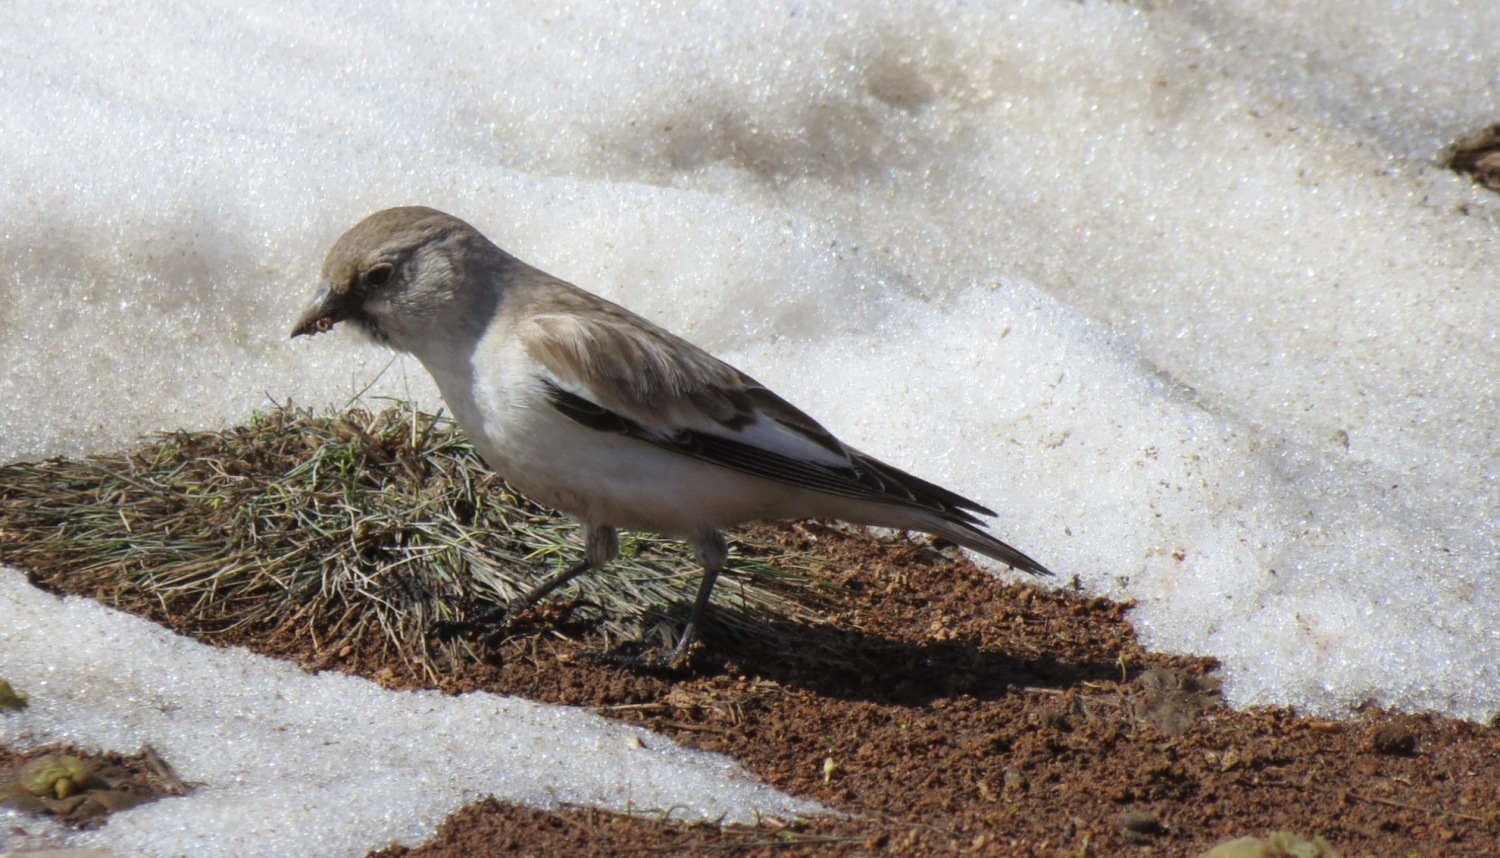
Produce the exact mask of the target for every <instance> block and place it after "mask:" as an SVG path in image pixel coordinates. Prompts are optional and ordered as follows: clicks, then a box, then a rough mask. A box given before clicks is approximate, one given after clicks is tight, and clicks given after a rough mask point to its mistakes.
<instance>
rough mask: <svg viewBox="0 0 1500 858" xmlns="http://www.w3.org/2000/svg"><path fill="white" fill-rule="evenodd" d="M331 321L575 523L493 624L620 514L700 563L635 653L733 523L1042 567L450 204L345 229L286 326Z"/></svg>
mask: <svg viewBox="0 0 1500 858" xmlns="http://www.w3.org/2000/svg"><path fill="white" fill-rule="evenodd" d="M340 323H347V326H348V327H352V328H353V329H354V330H355V331H357V332H359V334H361V335H363V336H364V337H365V338H367V339H369V340H371V341H373V342H375V343H378V344H381V345H384V346H386V347H389V348H390V349H393V350H395V351H397V352H402V353H406V354H410V355H412V356H414V357H415V358H416V359H417V360H418V361H419V362H420V363H421V364H422V366H423V367H424V368H425V369H426V370H427V371H428V372H429V373H430V374H431V375H432V377H433V379H434V381H436V383H437V387H438V390H439V392H440V393H441V394H442V398H443V401H444V403H445V404H446V406H447V408H448V410H449V412H450V413H451V414H452V415H453V417H454V420H455V421H456V422H457V424H458V426H459V428H460V429H461V430H462V431H463V432H464V434H465V435H466V436H467V437H468V438H469V440H470V441H471V443H473V445H474V447H475V449H476V450H477V451H478V452H479V454H480V456H481V457H482V458H483V459H484V461H485V462H486V463H487V464H488V465H489V466H490V467H492V468H493V469H494V470H495V471H496V472H498V473H499V475H500V476H501V477H502V478H503V479H504V480H505V481H506V482H507V483H508V484H509V485H510V486H511V487H512V488H514V489H515V490H517V491H519V492H520V493H521V494H523V495H525V496H527V497H528V498H530V499H531V500H533V501H536V502H538V503H541V504H543V505H546V506H549V507H552V508H554V509H557V510H560V511H562V512H564V513H567V514H569V515H571V516H573V517H575V518H576V519H577V520H578V521H579V522H580V523H581V525H582V527H583V532H584V539H583V542H584V550H583V556H582V558H581V559H579V560H578V561H577V562H576V563H573V564H571V565H569V566H567V567H565V568H562V569H560V570H558V571H556V572H554V573H552V574H551V575H548V576H545V577H544V578H542V580H540V581H539V582H538V583H537V584H536V585H535V586H534V587H533V588H532V589H531V590H530V591H528V592H527V593H525V594H524V595H523V596H522V597H521V598H520V599H517V600H513V601H512V602H511V603H510V604H509V605H507V606H505V607H504V610H503V612H502V611H500V610H499V609H496V611H493V612H490V613H489V614H487V615H486V616H485V617H483V618H482V621H483V622H490V621H494V620H496V619H497V618H498V620H499V625H500V627H501V629H502V630H503V629H504V628H505V627H507V626H508V625H509V623H510V620H511V619H512V618H514V617H515V616H517V615H518V614H519V613H521V612H523V611H525V610H527V609H529V608H530V607H531V606H532V605H535V604H536V603H538V602H539V601H541V600H542V599H544V598H546V596H547V595H548V594H550V593H551V592H553V591H554V590H556V589H557V588H559V587H561V586H563V585H564V584H566V583H567V582H568V581H570V580H572V579H574V578H575V577H577V576H579V575H582V574H584V573H586V572H589V571H591V570H599V569H603V568H604V567H606V566H607V565H608V564H609V563H610V562H611V561H612V560H614V559H615V557H616V556H617V555H618V553H619V538H618V531H619V530H621V529H624V530H630V531H645V532H651V533H656V534H660V535H662V536H666V537H669V538H674V539H682V540H685V541H687V542H688V543H689V544H690V545H691V547H692V550H693V555H694V558H695V560H696V562H697V563H698V564H699V565H700V566H701V567H702V569H703V577H702V579H701V582H700V584H699V586H698V591H697V596H696V598H695V600H694V602H693V605H692V609H691V611H690V613H689V615H688V620H687V622H686V625H685V626H684V627H683V630H682V633H681V634H680V635H678V636H677V643H676V646H675V647H673V648H672V649H671V650H670V651H669V652H667V653H665V654H664V655H661V656H659V657H654V658H645V657H644V656H640V657H638V658H639V665H638V666H644V667H658V668H668V669H670V668H674V667H677V666H679V665H681V664H682V663H683V662H684V660H685V659H686V657H687V655H688V653H689V652H690V647H691V646H692V644H693V642H694V641H695V640H696V639H697V638H698V635H699V630H700V628H701V625H702V622H703V619H704V616H705V614H706V612H707V610H708V605H709V598H710V595H711V593H712V592H713V587H714V582H715V580H716V579H717V578H718V576H719V573H720V572H721V571H722V570H723V569H724V567H725V564H726V562H727V561H728V558H729V548H728V543H727V542H726V540H725V537H724V530H725V528H727V527H732V526H735V525H740V524H745V523H749V522H756V521H775V520H790V519H808V518H832V519H840V520H843V521H846V522H850V523H853V524H858V525H867V526H874V527H884V528H891V529H895V530H905V531H920V532H923V533H927V534H931V535H933V536H937V537H940V538H942V539H944V540H947V541H948V542H951V543H954V544H956V545H960V546H963V547H964V548H967V549H970V550H972V551H976V552H978V553H979V554H982V555H984V556H986V557H990V558H993V559H995V560H998V561H1000V562H1001V563H1004V564H1006V565H1008V566H1010V567H1011V568H1013V569H1016V570H1020V571H1022V572H1027V573H1031V574H1033V575H1039V576H1040V575H1050V574H1051V573H1050V572H1049V571H1048V570H1047V569H1046V568H1044V567H1043V566H1042V565H1041V564H1040V563H1038V562H1037V561H1035V560H1033V559H1031V558H1030V557H1028V556H1027V555H1025V554H1023V553H1021V552H1020V551H1018V550H1017V549H1015V548H1013V547H1011V546H1010V545H1007V544H1006V543H1004V542H1002V541H1000V540H999V539H997V538H995V537H994V536H992V535H991V534H989V533H988V532H986V531H985V530H984V529H982V527H981V525H982V523H983V522H982V520H981V519H980V516H994V515H995V513H994V512H993V511H992V510H990V509H987V508H986V507H984V506H982V505H981V504H979V503H978V502H976V501H973V500H969V499H968V498H966V497H963V496H962V495H959V494H957V493H955V492H952V491H949V490H948V489H945V488H943V487H941V486H938V485H935V484H933V483H930V482H927V481H926V480H923V479H920V478H918V477H915V476H913V475H911V474H909V473H906V472H905V471H902V470H900V469H898V468H896V467H894V466H892V465H888V464H886V463H885V462H882V461H880V460H879V459H876V458H875V457H873V456H870V455H869V454H866V453H863V452H860V451H859V450H857V449H855V448H853V447H851V446H849V445H848V444H845V443H844V442H843V441H840V440H839V439H838V438H836V437H835V436H834V435H833V434H832V433H831V432H829V431H828V430H827V429H825V428H824V427H823V426H822V425H821V424H819V423H818V422H817V421H816V420H814V419H813V418H811V417H809V416H808V415H807V414H805V413H804V412H802V411H801V410H799V409H798V408H796V407H795V406H793V405H792V404H791V403H789V402H787V401H786V400H785V399H783V398H781V397H780V396H778V395H776V394H775V393H773V392H772V391H771V390H769V389H767V388H766V386H765V385H763V384H761V383H760V382H758V381H756V380H755V379H753V378H751V377H750V376H749V375H746V374H745V373H743V372H741V371H740V370H738V369H736V368H734V367H733V366H730V365H729V364H728V363H725V362H724V361H722V360H719V359H718V358H716V357H713V356H712V355H710V354H709V353H708V352H706V351H704V350H703V349H701V348H699V347H697V346H695V345H693V344H692V343H690V342H688V341H687V340H685V339H683V338H681V337H679V336H677V335H675V334H673V333H671V332H670V331H668V330H666V329H664V328H662V327H661V326H659V325H657V324H655V323H653V322H651V321H650V320H648V319H645V318H643V317H642V316H639V315H637V314H635V313H633V312H631V311H630V310H627V309H625V308H624V307H621V306H620V305H618V304H615V303H613V302H611V301H608V300H606V299H604V298H601V297H599V296H597V295H594V294H593V293H591V292H587V291H585V290H583V289H581V288H579V287H577V286H574V285H573V284H571V283H568V282H566V281H564V280H561V279H559V278H557V277H553V276H552V275H550V274H547V273H545V272H544V271H542V270H540V269H538V268H535V267H533V266H531V265H529V264H527V263H525V262H523V261H521V260H520V259H518V258H516V257H515V256H512V255H511V254H509V253H507V252H506V251H504V250H502V249H500V247H498V246H497V245H496V244H494V243H493V242H491V241H490V240H489V239H488V238H486V237H485V236H484V235H483V234H482V233H481V232H480V231H479V230H478V229H476V228H475V227H473V226H471V225H470V224H469V223H467V222H465V221H463V220H461V219H459V218H457V217H454V216H453V215H450V214H446V213H444V212H441V211H438V210H436V209H432V208H428V207H425V206H402V207H397V208H389V209H385V210H382V211H379V212H376V213H374V214H372V215H369V216H368V217H366V218H365V219H364V220H361V221H360V222H359V223H357V224H356V225H355V226H353V227H352V228H350V229H349V230H348V231H347V232H345V233H344V234H343V236H342V237H340V238H339V239H338V241H336V242H335V243H334V245H333V246H332V248H331V249H330V250H329V251H328V254H327V256H326V258H325V260H324V262H323V267H322V271H321V275H320V278H319V283H318V286H317V290H316V293H315V295H314V296H313V299H312V301H311V303H310V304H309V305H307V307H306V309H305V310H304V311H303V312H302V313H301V315H300V316H299V317H298V319H297V321H296V323H295V326H294V327H293V329H292V337H293V338H294V339H295V338H296V337H299V336H304V335H314V334H318V333H323V332H326V331H329V330H331V329H333V328H334V327H335V326H336V325H339V324H340ZM465 625H467V624H465Z"/></svg>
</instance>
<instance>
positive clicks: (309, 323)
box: [292, 282, 357, 338]
mask: <svg viewBox="0 0 1500 858" xmlns="http://www.w3.org/2000/svg"><path fill="white" fill-rule="evenodd" d="M356 303H357V300H356V299H355V298H354V296H353V295H351V294H350V293H349V292H347V291H345V292H339V291H337V290H335V289H333V288H331V287H330V286H329V285H328V283H327V282H324V283H322V284H321V285H320V286H319V287H318V294H316V295H314V296H313V299H312V303H311V304H309V305H307V309H306V310H304V311H302V316H301V317H300V318H299V319H297V324H296V326H295V327H293V328H292V337H293V338H296V337H300V336H302V335H303V334H308V335H312V334H321V333H323V332H324V331H329V330H332V329H333V326H334V325H336V324H338V323H339V322H342V321H343V320H345V319H347V318H349V316H350V315H351V314H352V313H353V312H354V309H355V306H354V305H355V304H356Z"/></svg>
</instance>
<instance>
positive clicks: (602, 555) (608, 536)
mask: <svg viewBox="0 0 1500 858" xmlns="http://www.w3.org/2000/svg"><path fill="white" fill-rule="evenodd" d="M619 553H620V540H619V537H618V536H616V534H615V529H614V528H613V527H589V528H588V530H587V531H586V533H585V535H584V541H583V559H582V560H579V561H578V562H577V563H574V564H573V565H572V566H569V567H567V568H564V569H559V570H557V571H556V572H553V573H552V574H551V575H548V576H547V577H546V578H543V579H542V580H541V581H538V582H537V584H536V586H534V587H532V588H531V589H530V590H527V591H526V593H525V594H523V595H522V596H521V598H519V599H514V600H512V601H511V602H509V603H508V604H506V605H505V606H503V607H501V606H499V605H497V606H495V607H493V608H491V609H490V610H488V611H485V612H484V613H483V614H480V615H479V616H477V617H475V618H474V619H472V620H465V621H463V622H461V623H441V624H439V627H438V633H439V634H441V635H444V636H445V637H447V636H452V635H454V634H457V633H460V632H465V631H470V630H473V629H478V628H484V627H487V626H494V630H493V631H492V632H491V635H492V636H493V635H495V634H499V633H501V632H504V631H505V630H506V629H507V628H509V627H510V624H511V621H512V620H514V619H515V618H516V617H517V616H518V615H520V614H521V613H523V612H525V611H527V610H529V609H530V608H531V606H533V605H535V604H536V603H537V602H540V601H541V600H543V599H545V598H547V594H549V593H551V592H552V591H553V590H556V589H557V588H558V587H561V586H562V585H564V584H566V583H568V582H569V581H571V580H573V579H574V578H577V577H578V576H579V575H582V574H583V573H585V572H587V571H589V570H590V569H599V568H602V567H604V566H607V565H609V562H610V561H611V560H614V559H615V557H616V555H618V554H619Z"/></svg>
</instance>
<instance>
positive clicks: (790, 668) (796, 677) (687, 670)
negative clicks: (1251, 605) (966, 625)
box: [647, 607, 1120, 706]
mask: <svg viewBox="0 0 1500 858" xmlns="http://www.w3.org/2000/svg"><path fill="white" fill-rule="evenodd" d="M685 618H686V611H685V610H682V611H678V610H667V611H663V612H661V613H657V614H655V615H654V616H652V617H650V618H648V620H647V622H648V623H656V624H662V625H664V624H668V623H672V624H674V625H675V627H676V628H681V622H682V621H683V620H684V619H685ZM752 628H753V629H754V631H753V632H747V631H746V629H752ZM1007 641H1008V642H1010V643H1014V644H1015V645H1016V646H1015V648H1014V649H1012V648H1010V647H1007V646H986V645H984V644H982V643H981V642H979V641H977V640H972V639H965V638H955V639H952V640H947V641H937V642H911V641H903V640H898V639H894V638H891V637H887V636H885V635H882V634H880V633H877V632H870V631H865V630H861V629H850V628H844V627H838V626H834V625H832V624H814V623H806V622H800V621H796V620H789V619H779V618H777V619H769V620H768V619H766V618H765V617H763V616H751V615H749V614H746V613H744V612H736V611H735V610H734V609H726V608H723V607H719V608H717V609H716V611H715V612H714V614H712V615H711V616H710V617H709V618H707V622H706V623H705V625H704V628H703V634H702V642H701V645H700V647H699V649H698V650H697V651H696V652H694V654H693V657H692V659H691V661H690V662H689V663H688V665H687V666H686V667H684V668H681V669H679V671H678V675H681V676H691V675H693V674H713V673H734V674H736V675H742V676H746V677H748V678H757V679H763V680H770V681H774V682H776V683H779V684H782V685H786V686H789V687H795V688H803V689H806V690H808V691H812V692H815V693H817V694H819V695H821V696H825V697H829V698H832V699H837V700H855V701H864V702H871V703H882V704H897V705H908V706H926V705H930V704H931V703H933V702H934V701H936V700H940V699H944V698H952V697H956V696H968V697H972V698H974V699H977V700H994V699H999V698H1002V697H1006V696H1008V695H1011V694H1014V693H1015V692H1016V691H1017V690H1019V689H1047V690H1063V689H1068V688H1072V687H1075V686H1077V685H1080V684H1082V683H1086V682H1103V681H1106V680H1111V679H1113V680H1118V679H1119V678H1120V665H1119V663H1118V662H1117V661H1114V660H1103V659H1100V660H1082V661H1069V660H1064V659H1058V658H1055V657H1053V656H1052V655H1050V654H1048V653H1047V652H1045V651H1043V650H1042V649H1041V645H1043V644H1045V642H1044V641H1039V640H1037V638H1036V637H1035V636H1030V637H1023V636H1020V635H1016V636H1013V637H1010V638H1007Z"/></svg>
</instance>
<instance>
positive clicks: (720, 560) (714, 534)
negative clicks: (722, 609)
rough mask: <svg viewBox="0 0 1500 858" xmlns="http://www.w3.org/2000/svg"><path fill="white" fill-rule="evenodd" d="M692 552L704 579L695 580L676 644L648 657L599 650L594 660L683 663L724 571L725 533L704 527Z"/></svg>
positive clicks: (647, 666) (636, 666)
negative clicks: (690, 607) (690, 605)
mask: <svg viewBox="0 0 1500 858" xmlns="http://www.w3.org/2000/svg"><path fill="white" fill-rule="evenodd" d="M693 554H694V555H695V556H696V557H697V558H698V562H699V563H700V564H702V566H703V580H702V581H701V582H699V584H698V596H697V598H695V599H694V600H693V610H692V612H691V613H689V614H688V621H687V625H685V626H683V627H682V634H681V635H679V636H678V638H677V646H675V647H673V648H672V651H671V652H668V653H666V654H664V655H660V656H656V657H648V656H647V655H646V654H645V653H641V654H639V655H634V656H612V655H608V654H599V655H595V657H594V658H595V660H596V661H599V662H602V663H605V664H612V665H615V666H618V667H625V668H629V669H632V670H675V669H677V668H678V667H681V666H682V663H683V661H684V660H685V659H686V658H687V656H688V654H689V650H690V649H691V647H692V645H693V641H695V640H697V639H698V628H699V626H701V625H702V621H703V617H704V616H706V615H707V614H708V607H709V599H710V597H711V596H713V592H714V582H715V581H717V580H718V578H719V573H720V572H722V571H724V564H725V562H726V561H728V559H729V543H727V542H725V541H724V534H722V533H720V532H719V531H717V530H710V531H706V532H704V533H702V534H699V536H698V537H697V538H695V539H694V540H693Z"/></svg>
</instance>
